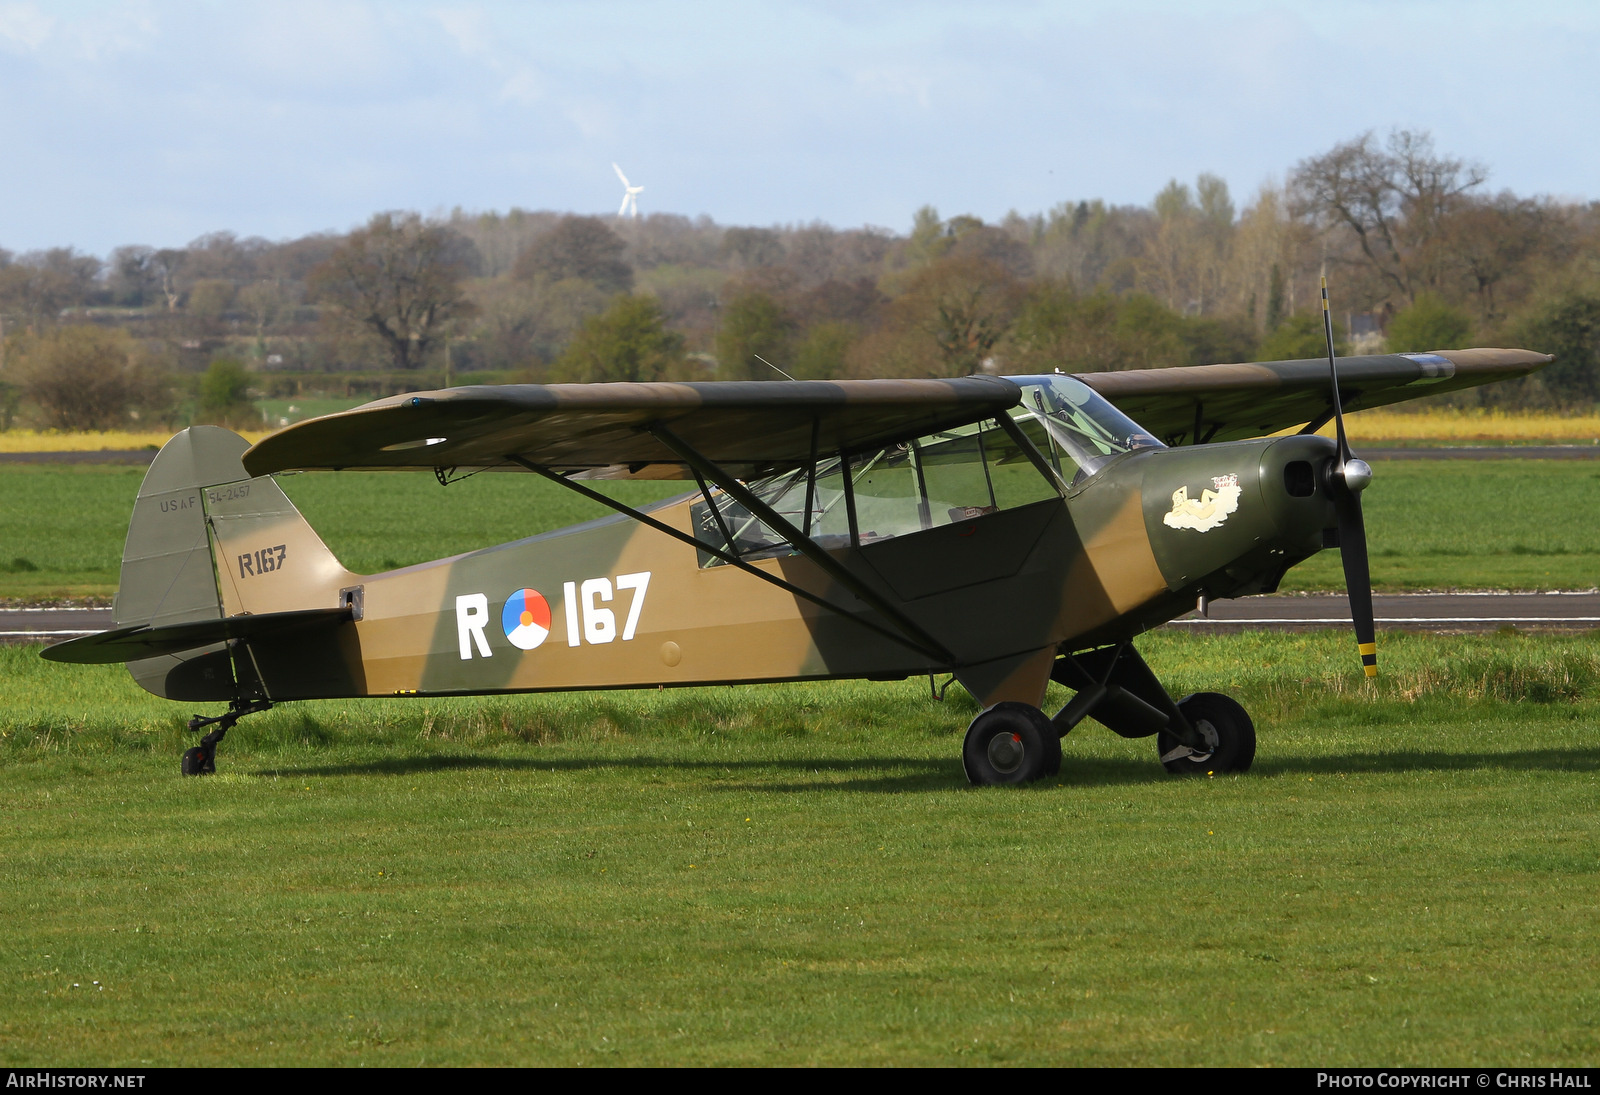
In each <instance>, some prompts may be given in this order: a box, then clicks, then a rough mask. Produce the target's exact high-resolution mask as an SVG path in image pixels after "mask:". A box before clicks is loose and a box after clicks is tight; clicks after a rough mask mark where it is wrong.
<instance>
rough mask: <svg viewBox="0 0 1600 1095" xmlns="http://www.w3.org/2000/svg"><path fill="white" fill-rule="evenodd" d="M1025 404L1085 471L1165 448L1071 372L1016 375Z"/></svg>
mask: <svg viewBox="0 0 1600 1095" xmlns="http://www.w3.org/2000/svg"><path fill="white" fill-rule="evenodd" d="M1009 379H1010V380H1012V381H1014V382H1015V383H1016V384H1017V385H1018V386H1019V387H1020V388H1021V389H1022V408H1021V409H1023V410H1026V411H1028V412H1029V413H1030V416H1031V417H1034V418H1036V419H1038V420H1039V421H1041V422H1043V423H1044V424H1045V428H1046V429H1047V430H1048V431H1049V433H1050V439H1051V441H1053V442H1054V443H1055V444H1057V445H1059V446H1060V447H1061V448H1062V449H1063V450H1064V451H1065V453H1066V454H1067V455H1068V456H1070V457H1071V458H1072V460H1073V462H1074V463H1075V464H1077V465H1078V467H1079V468H1080V469H1082V471H1083V473H1084V474H1086V475H1092V474H1094V472H1096V471H1097V470H1099V468H1100V467H1101V465H1103V464H1105V463H1106V461H1108V460H1110V459H1111V458H1112V457H1114V456H1120V455H1121V454H1122V453H1125V452H1131V451H1133V450H1134V449H1148V448H1157V449H1159V448H1165V447H1166V446H1164V445H1162V444H1161V442H1160V441H1157V440H1156V439H1155V438H1154V437H1153V436H1151V434H1150V433H1149V431H1148V430H1146V429H1145V428H1144V427H1143V426H1141V425H1139V424H1138V423H1137V422H1135V421H1134V420H1133V419H1131V418H1129V417H1128V416H1127V415H1125V414H1123V413H1122V412H1121V411H1119V410H1117V409H1116V408H1115V407H1113V406H1112V405H1111V404H1110V403H1109V402H1107V400H1106V399H1105V397H1103V396H1101V395H1100V394H1099V393H1098V392H1096V391H1095V390H1094V389H1093V388H1091V387H1089V385H1087V384H1085V383H1084V382H1083V381H1081V380H1079V379H1077V378H1076V377H1071V376H1061V375H1057V376H1013V377H1010V378H1009Z"/></svg>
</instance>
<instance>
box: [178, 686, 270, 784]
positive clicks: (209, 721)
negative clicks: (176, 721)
mask: <svg viewBox="0 0 1600 1095" xmlns="http://www.w3.org/2000/svg"><path fill="white" fill-rule="evenodd" d="M271 707H272V702H271V701H270V700H233V701H232V702H230V703H229V704H228V711H227V714H224V715H215V716H212V717H211V718H207V717H205V716H204V715H196V716H195V717H194V718H192V719H190V720H189V729H190V730H204V729H205V728H206V727H208V726H215V727H216V729H215V730H213V731H211V732H210V733H209V734H207V735H206V736H205V737H203V738H201V739H200V744H199V745H196V746H195V747H194V748H192V749H187V750H185V751H184V754H183V774H184V775H186V776H206V775H210V774H212V773H214V772H215V771H216V770H217V743H218V742H220V741H221V740H222V739H223V738H224V737H226V736H227V733H228V731H229V730H232V729H233V724H234V723H236V722H238V721H239V720H240V719H242V718H244V717H245V716H246V715H252V714H254V713H255V712H257V711H267V710H270V709H271Z"/></svg>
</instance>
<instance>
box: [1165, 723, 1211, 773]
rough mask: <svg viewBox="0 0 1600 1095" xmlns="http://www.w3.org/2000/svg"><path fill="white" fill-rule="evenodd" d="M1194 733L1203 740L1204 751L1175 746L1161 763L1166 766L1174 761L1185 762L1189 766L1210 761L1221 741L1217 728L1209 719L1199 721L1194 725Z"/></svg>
mask: <svg viewBox="0 0 1600 1095" xmlns="http://www.w3.org/2000/svg"><path fill="white" fill-rule="evenodd" d="M1194 728H1195V732H1196V733H1198V734H1199V735H1200V737H1201V738H1202V739H1204V740H1205V743H1206V747H1205V748H1204V749H1191V748H1189V747H1188V746H1187V745H1179V746H1175V747H1174V748H1173V749H1172V750H1171V751H1170V752H1168V753H1166V754H1164V755H1163V756H1162V758H1161V763H1162V764H1166V763H1168V762H1170V761H1174V760H1186V761H1189V762H1190V763H1191V764H1204V763H1205V762H1206V761H1208V760H1210V759H1211V757H1212V755H1213V754H1215V753H1216V751H1217V745H1218V743H1219V742H1220V741H1221V740H1222V739H1221V737H1220V736H1219V735H1218V734H1217V728H1216V727H1215V726H1213V725H1212V724H1211V720H1210V719H1200V720H1198V721H1197V722H1195V724H1194Z"/></svg>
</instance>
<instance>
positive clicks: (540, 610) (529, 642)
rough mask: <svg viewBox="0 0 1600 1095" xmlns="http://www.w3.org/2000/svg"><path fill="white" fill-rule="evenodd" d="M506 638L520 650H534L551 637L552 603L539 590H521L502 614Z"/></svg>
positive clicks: (511, 598)
mask: <svg viewBox="0 0 1600 1095" xmlns="http://www.w3.org/2000/svg"><path fill="white" fill-rule="evenodd" d="M500 626H502V627H503V628H505V632H506V638H507V639H510V640H511V645H512V646H514V647H516V648H517V649H519V650H532V649H533V648H534V647H536V646H538V645H539V644H540V643H542V642H544V641H545V639H547V638H549V636H550V602H549V601H546V600H545V599H544V595H543V594H542V593H540V592H539V591H538V590H537V589H519V590H517V591H516V592H515V593H513V594H512V595H511V596H509V597H507V598H506V607H505V610H504V611H502V612H501V613H500Z"/></svg>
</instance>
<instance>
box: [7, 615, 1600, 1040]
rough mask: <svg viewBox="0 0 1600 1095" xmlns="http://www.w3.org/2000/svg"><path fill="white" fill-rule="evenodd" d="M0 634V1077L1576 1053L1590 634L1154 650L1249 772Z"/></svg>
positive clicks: (1588, 872)
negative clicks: (23, 1070) (224, 663)
mask: <svg viewBox="0 0 1600 1095" xmlns="http://www.w3.org/2000/svg"><path fill="white" fill-rule="evenodd" d="M36 649H37V648H24V647H12V648H0V679H4V680H5V682H6V689H7V695H6V699H5V702H4V706H3V707H0V773H3V775H0V778H3V780H4V786H5V793H4V794H3V795H0V825H3V831H4V833H5V839H4V841H0V865H3V875H0V877H3V878H4V880H5V884H4V886H0V915H3V916H4V918H5V922H6V925H7V930H6V931H5V933H4V934H3V935H0V1000H3V1001H4V1003H3V1004H0V1063H4V1064H6V1065H39V1064H45V1063H48V1064H56V1065H68V1064H77V1065H90V1064H106V1065H112V1064H115V1065H127V1066H137V1065H140V1064H155V1065H206V1064H269V1065H270V1064H341V1065H353V1064H369V1065H415V1064H464V1063H485V1064H531V1063H548V1064H606V1063H615V1064H680V1063H681V1064H708V1063H725V1064H801V1063H817V1064H963V1063H979V1064H985V1063H1008V1064H1089V1065H1096V1064H1166V1065H1186V1064H1219V1065H1271V1064H1282V1065H1316V1066H1334V1065H1354V1064H1367V1065H1377V1064H1383V1065H1398V1064H1433V1065H1440V1064H1455V1065H1469V1064H1470V1065H1490V1064H1497V1065H1541V1066H1556V1065H1586V1064H1589V1063H1592V1062H1593V1060H1594V1059H1595V1056H1596V1054H1597V1052H1600V1034H1597V1032H1596V1028H1595V1024H1594V1021H1593V1017H1594V1015H1595V1012H1596V1009H1597V1007H1600V987H1597V986H1600V953H1597V952H1596V950H1595V948H1594V946H1593V927H1592V925H1593V921H1594V919H1595V917H1596V914H1597V911H1600V910H1597V908H1596V906H1597V903H1600V885H1597V882H1600V875H1597V871H1600V853H1597V851H1596V848H1597V846H1600V811H1597V810H1596V806H1597V797H1600V749H1597V738H1596V732H1595V719H1596V715H1597V713H1600V638H1597V637H1595V636H1580V637H1571V638H1554V637H1544V638H1529V637H1525V636H1519V635H1516V634H1505V635H1489V636H1480V637H1437V636H1431V637H1430V636H1385V637H1384V639H1383V645H1382V647H1381V650H1382V656H1383V665H1384V674H1385V675H1384V676H1383V678H1381V680H1380V682H1379V684H1378V686H1377V687H1365V686H1362V685H1360V684H1359V683H1358V675H1357V672H1356V671H1354V658H1353V655H1352V651H1351V649H1350V641H1349V638H1348V636H1347V635H1344V634H1342V633H1322V634H1309V635H1294V636H1281V637H1274V638H1265V637H1262V636H1259V635H1241V636H1227V637H1203V636H1191V635H1167V634H1155V635H1152V636H1150V637H1149V639H1148V642H1147V643H1146V644H1145V647H1144V649H1145V650H1146V653H1147V656H1148V657H1149V660H1150V661H1151V663H1152V665H1153V666H1154V667H1155V668H1156V670H1157V671H1158V672H1159V673H1161V674H1162V675H1163V677H1164V679H1165V680H1166V682H1167V684H1168V686H1169V687H1170V688H1171V689H1172V690H1173V691H1174V692H1175V693H1179V694H1181V693H1182V692H1184V691H1188V690H1192V689H1198V688H1208V689H1218V690H1225V691H1229V692H1231V693H1233V694H1235V695H1236V696H1238V697H1239V698H1240V699H1241V700H1242V701H1243V702H1244V703H1245V704H1246V705H1247V706H1248V707H1249V708H1250V709H1251V710H1252V712H1253V713H1254V715H1255V718H1256V721H1257V724H1258V726H1259V728H1260V740H1261V744H1260V749H1259V753H1258V759H1257V763H1256V768H1255V770H1254V771H1252V772H1251V773H1249V774H1248V775H1243V776H1228V777H1226V778H1216V779H1203V778H1202V779H1193V780H1182V779H1174V778H1172V777H1168V776H1166V775H1165V774H1164V773H1163V772H1162V771H1161V770H1160V768H1159V767H1158V765H1157V764H1156V763H1155V759H1154V751H1153V746H1152V743H1151V741H1150V740H1149V739H1144V740H1138V741H1124V740H1122V739H1119V738H1116V737H1115V736H1113V735H1111V734H1110V733H1109V732H1107V731H1104V730H1101V729H1099V728H1091V727H1089V726H1087V725H1086V726H1085V727H1083V728H1080V730H1078V731H1075V732H1074V733H1073V734H1072V735H1071V736H1070V737H1069V738H1068V739H1067V741H1066V742H1065V743H1064V744H1065V747H1066V748H1065V754H1066V759H1065V763H1064V764H1063V767H1062V771H1061V775H1060V778H1059V779H1055V780H1049V781H1046V782H1044V783H1041V784H1038V785H1035V786H1032V787H1029V788H1023V789H1008V788H990V789H982V790H974V789H970V788H968V787H966V786H965V781H964V779H963V777H962V775H961V771H960V764H959V760H958V759H957V756H958V749H959V743H960V736H961V732H962V730H963V729H964V727H965V725H966V723H967V721H968V720H969V719H970V718H971V716H972V713H973V708H972V705H971V702H970V700H967V699H965V698H964V697H963V696H961V694H960V690H959V689H954V690H952V693H951V698H950V700H949V701H948V702H946V703H943V704H938V703H934V702H932V701H931V700H930V699H929V698H928V696H927V690H926V684H925V682H922V683H919V682H916V681H908V682H904V683H902V684H865V683H839V684H826V685H783V686H762V687H751V688H744V689H726V688H718V689H699V690H692V691H683V692H667V693H659V692H644V693H609V694H580V695H567V696H540V697H518V698H511V699H491V700H480V701H466V700H462V701H447V702H434V701H414V702H408V701H362V702H354V703H308V704H300V705H292V706H289V707H284V708H279V709H277V710H275V711H272V712H270V713H268V714H266V715H264V716H254V717H252V718H250V719H247V720H245V722H243V723H241V724H240V726H239V728H238V729H236V730H235V731H234V732H233V733H232V734H231V735H230V736H229V738H228V740H227V741H226V742H225V743H224V744H223V746H222V748H221V751H220V754H219V765H220V774H219V775H218V776H216V777H213V778H210V779H205V780H183V779H180V778H179V777H178V775H177V754H178V751H179V750H180V749H181V748H182V746H183V744H184V735H183V733H182V731H181V730H180V725H181V721H182V719H184V718H185V717H186V716H187V715H188V714H189V708H187V707H182V706H177V705H173V704H168V703H165V702H163V701H159V700H155V699H152V698H150V697H147V696H145V695H144V694H143V693H140V692H139V691H137V689H135V688H134V687H133V686H132V685H131V684H130V683H129V681H128V679H127V677H126V675H125V674H123V673H122V671H121V670H120V669H119V668H117V667H98V666H95V667H64V666H57V665H51V664H48V663H45V662H43V661H41V660H40V659H39V658H38V657H37V655H36Z"/></svg>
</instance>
